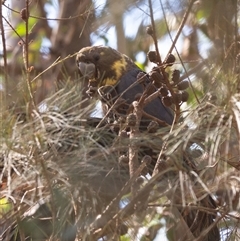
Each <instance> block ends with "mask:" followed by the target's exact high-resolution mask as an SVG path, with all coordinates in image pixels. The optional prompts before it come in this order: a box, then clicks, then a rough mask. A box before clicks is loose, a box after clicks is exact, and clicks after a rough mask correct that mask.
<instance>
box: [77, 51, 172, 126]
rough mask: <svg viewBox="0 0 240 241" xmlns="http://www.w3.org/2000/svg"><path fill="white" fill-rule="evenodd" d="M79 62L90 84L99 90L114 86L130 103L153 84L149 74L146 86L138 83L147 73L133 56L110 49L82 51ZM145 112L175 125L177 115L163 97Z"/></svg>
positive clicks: (155, 100)
mask: <svg viewBox="0 0 240 241" xmlns="http://www.w3.org/2000/svg"><path fill="white" fill-rule="evenodd" d="M76 61H77V66H78V68H79V70H80V72H81V74H82V75H83V76H85V77H86V78H88V79H89V81H90V84H91V83H92V84H93V85H94V86H96V87H97V88H100V87H102V86H112V87H113V88H114V93H116V95H117V96H120V94H122V93H123V92H124V93H123V94H122V96H121V97H122V98H123V99H124V100H125V101H126V102H127V104H131V103H132V102H133V101H134V100H135V99H136V96H137V95H138V94H142V93H143V92H144V85H145V86H146V85H147V84H148V83H149V82H150V80H149V78H148V77H147V75H146V78H143V79H144V80H145V83H144V82H143V83H138V82H136V81H137V79H138V76H139V74H140V73H144V72H143V71H142V70H141V69H140V68H139V67H138V66H137V65H136V64H135V63H134V62H133V61H132V60H131V59H130V58H129V57H127V56H126V55H124V54H121V53H120V52H118V51H116V50H115V49H112V48H110V47H105V46H93V47H85V48H83V49H81V50H80V51H79V52H78V54H77V59H76ZM143 75H144V74H143ZM130 86H131V87H130ZM129 87H130V88H129ZM152 87H153V86H152ZM128 88H129V89H128ZM155 90H157V89H155ZM153 91H154V90H153ZM117 96H115V97H117ZM144 111H145V112H146V113H147V114H148V115H151V116H153V117H155V118H157V119H158V120H160V121H163V122H165V123H167V124H169V125H171V124H172V122H173V112H172V111H171V110H170V109H169V108H168V107H165V106H164V105H163V103H162V101H161V99H160V97H158V98H155V99H154V100H152V101H151V102H150V103H149V104H147V105H146V106H145V107H144Z"/></svg>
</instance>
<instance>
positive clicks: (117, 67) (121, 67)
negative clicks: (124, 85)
mask: <svg viewBox="0 0 240 241" xmlns="http://www.w3.org/2000/svg"><path fill="white" fill-rule="evenodd" d="M126 66H127V62H126V60H125V58H121V59H120V60H117V61H115V62H114V63H113V66H112V70H113V71H114V72H115V73H116V79H119V78H120V77H121V76H122V73H123V72H124V71H125V70H126Z"/></svg>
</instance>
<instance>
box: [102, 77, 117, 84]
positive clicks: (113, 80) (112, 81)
mask: <svg viewBox="0 0 240 241" xmlns="http://www.w3.org/2000/svg"><path fill="white" fill-rule="evenodd" d="M117 82H118V81H117V80H116V79H112V78H106V79H104V80H103V82H102V83H101V86H106V85H111V86H113V85H115V84H117Z"/></svg>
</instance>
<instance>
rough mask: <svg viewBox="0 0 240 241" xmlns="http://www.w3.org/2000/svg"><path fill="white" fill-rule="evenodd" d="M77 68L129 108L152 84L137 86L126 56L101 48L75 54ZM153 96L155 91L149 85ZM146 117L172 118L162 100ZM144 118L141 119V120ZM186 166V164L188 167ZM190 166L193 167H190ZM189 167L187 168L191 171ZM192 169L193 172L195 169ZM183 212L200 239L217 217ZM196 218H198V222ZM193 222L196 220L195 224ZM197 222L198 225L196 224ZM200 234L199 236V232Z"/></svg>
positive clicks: (212, 235)
mask: <svg viewBox="0 0 240 241" xmlns="http://www.w3.org/2000/svg"><path fill="white" fill-rule="evenodd" d="M76 61H77V66H78V68H79V70H80V72H81V74H82V75H83V76H85V77H86V78H87V79H88V80H89V83H90V85H93V86H95V87H96V88H100V87H102V86H112V87H113V89H114V92H115V93H116V96H115V95H114V97H115V99H116V97H118V96H121V97H122V98H123V99H124V100H125V101H126V102H127V103H128V104H131V103H132V102H133V101H134V100H135V99H136V96H137V95H138V94H142V93H144V90H145V87H146V86H147V85H148V84H149V83H150V82H151V80H150V78H149V77H148V75H147V74H146V75H145V77H146V78H144V81H143V82H139V81H138V79H139V77H138V76H139V74H140V73H143V75H144V72H143V71H142V70H141V69H140V68H139V67H138V66H137V65H136V64H135V63H134V62H133V61H132V60H131V59H130V58H129V57H127V56H126V55H124V54H121V53H120V52H118V51H116V50H114V49H112V48H110V47H104V46H92V47H85V48H83V49H81V50H80V51H79V52H78V54H77V59H76ZM152 87H153V88H155V89H153V90H152V92H154V91H156V90H157V88H156V87H154V85H152ZM143 110H144V111H145V112H146V113H147V114H148V115H151V116H153V117H155V118H157V119H159V120H160V121H163V122H165V123H167V124H168V125H171V124H172V123H173V119H174V114H173V112H172V110H171V109H170V108H168V107H166V106H165V105H164V104H163V102H162V101H161V96H159V97H157V98H155V99H154V100H152V101H151V102H150V103H149V104H148V105H146V106H145V107H144V109H143ZM143 118H144V117H143ZM182 161H183V162H185V163H186V164H187V163H188V162H187V159H186V158H185V157H184V156H183V158H182ZM187 165H188V164H187ZM193 166H195V165H194V163H193ZM191 168H192V167H189V169H191ZM194 169H195V168H194ZM201 204H202V205H203V206H206V207H210V208H215V203H214V201H213V200H212V198H211V197H210V196H208V197H206V198H205V199H203V200H202V201H201ZM184 210H185V209H183V210H182V209H181V208H180V209H179V211H180V212H182V215H183V217H184V219H185V221H186V223H187V224H188V226H189V228H190V230H191V231H192V232H193V234H194V235H199V233H201V232H202V231H203V230H205V229H206V227H209V226H210V225H211V224H212V223H213V220H214V218H216V216H215V215H214V214H213V215H212V214H208V213H206V212H201V211H199V212H194V211H190V212H189V213H188V214H187V215H185V214H184ZM197 217H198V218H197ZM195 219H196V220H195ZM199 219H200V227H199V222H198V221H197V220H199ZM197 230H198V231H199V233H198V231H197ZM202 240H204V241H208V240H214V241H218V240H220V236H219V232H218V229H217V227H214V228H213V229H212V230H211V231H210V232H209V234H208V235H207V236H206V237H204V238H203V239H202Z"/></svg>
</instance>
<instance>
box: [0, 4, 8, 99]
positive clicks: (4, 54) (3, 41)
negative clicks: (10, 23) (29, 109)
mask: <svg viewBox="0 0 240 241" xmlns="http://www.w3.org/2000/svg"><path fill="white" fill-rule="evenodd" d="M2 20H3V14H2V4H1V3H0V28H1V33H2V34H1V35H2V48H3V50H2V51H3V61H4V82H5V83H4V84H5V87H4V88H5V91H4V93H5V97H6V95H7V93H8V65H7V49H6V41H5V31H4V26H3V21H2Z"/></svg>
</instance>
